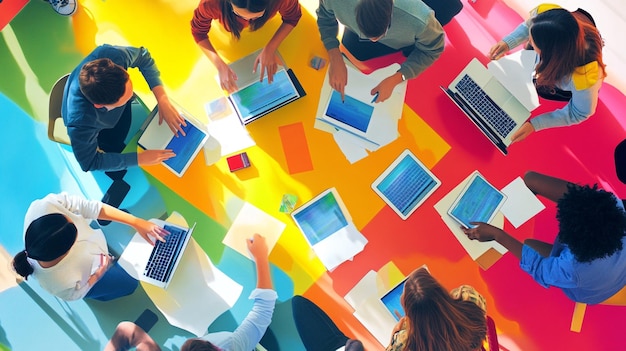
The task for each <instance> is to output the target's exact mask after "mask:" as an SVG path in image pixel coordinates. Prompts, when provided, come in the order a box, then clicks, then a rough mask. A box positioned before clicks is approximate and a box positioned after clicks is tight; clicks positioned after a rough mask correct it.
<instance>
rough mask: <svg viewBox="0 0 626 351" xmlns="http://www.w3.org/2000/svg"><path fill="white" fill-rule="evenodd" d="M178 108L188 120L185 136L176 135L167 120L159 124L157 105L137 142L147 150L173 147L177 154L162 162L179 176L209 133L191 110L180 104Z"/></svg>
mask: <svg viewBox="0 0 626 351" xmlns="http://www.w3.org/2000/svg"><path fill="white" fill-rule="evenodd" d="M176 108H177V109H178V111H179V112H180V115H181V116H182V117H183V118H184V119H185V121H186V122H187V125H186V126H183V131H185V134H186V135H185V136H182V135H180V134H179V135H178V136H175V135H174V133H172V130H171V129H170V127H169V126H168V125H167V123H165V121H164V122H163V123H161V124H160V125H159V111H158V106H157V107H155V108H154V110H152V112H151V113H150V115H149V116H148V118H147V120H146V124H145V127H144V131H143V133H142V134H141V137H139V140H138V141H137V144H138V145H139V146H141V147H142V148H143V149H145V150H165V149H171V150H172V151H173V152H174V153H175V154H176V156H174V157H172V158H170V159H167V160H165V161H163V162H162V163H163V165H164V166H165V167H167V168H168V169H169V170H170V171H172V172H173V173H174V174H176V175H177V176H178V177H182V176H183V174H185V172H186V171H187V168H189V165H191V162H192V161H193V160H194V159H195V158H196V156H197V155H198V153H199V152H200V149H202V147H203V146H204V143H205V142H206V141H207V139H209V133H208V132H207V131H206V127H205V126H204V125H203V124H202V123H200V122H199V121H198V120H197V119H196V118H195V117H193V116H192V115H191V114H190V113H189V112H187V111H185V110H183V109H182V108H180V107H178V106H176Z"/></svg>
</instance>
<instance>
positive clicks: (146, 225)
mask: <svg viewBox="0 0 626 351" xmlns="http://www.w3.org/2000/svg"><path fill="white" fill-rule="evenodd" d="M133 227H134V228H135V230H137V233H139V235H141V237H142V238H144V239H145V240H146V241H147V242H149V243H150V244H152V245H154V240H152V238H151V237H153V238H154V239H156V240H158V241H162V242H165V237H166V236H167V235H168V234H169V232H168V231H167V230H165V229H164V228H162V227H160V226H158V225H156V224H154V223H152V222H149V221H146V220H145V219H141V218H136V220H135V223H133Z"/></svg>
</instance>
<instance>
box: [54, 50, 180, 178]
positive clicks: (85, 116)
mask: <svg viewBox="0 0 626 351" xmlns="http://www.w3.org/2000/svg"><path fill="white" fill-rule="evenodd" d="M131 67H136V68H138V69H139V70H140V71H141V74H142V75H143V77H144V78H145V79H146V82H147V83H148V86H149V87H150V89H151V90H152V93H153V94H154V96H155V97H156V100H157V104H158V109H159V118H160V119H161V120H160V122H161V123H162V122H165V123H167V124H168V125H169V127H170V129H171V130H172V133H174V134H178V133H181V134H182V135H184V133H183V131H182V127H181V125H186V123H185V120H184V119H183V118H182V117H181V116H180V114H179V113H178V111H176V109H175V108H174V106H173V105H172V103H171V102H170V100H169V98H168V97H167V94H166V93H165V89H164V88H163V83H162V82H161V79H160V73H159V70H158V69H157V67H156V64H155V62H154V60H153V59H152V57H151V56H150V53H149V52H148V50H147V49H146V48H143V47H140V48H136V47H130V46H112V45H101V46H98V47H97V48H96V49H94V50H93V51H92V52H91V53H90V54H89V55H88V56H87V57H85V59H83V61H82V62H81V63H80V64H79V65H78V66H77V67H76V68H75V69H74V70H73V71H72V73H71V74H70V76H69V78H68V82H67V84H66V86H65V90H64V92H63V104H62V107H61V115H62V117H63V122H64V123H65V126H66V127H67V133H68V136H69V138H70V142H71V144H72V150H73V152H74V155H75V156H76V160H77V161H78V163H79V164H80V167H81V168H82V170H83V171H85V172H87V171H93V170H103V171H121V170H125V169H126V168H128V167H131V166H137V165H151V164H157V163H160V162H162V161H164V160H167V159H169V158H171V157H173V156H175V155H174V153H173V152H172V151H171V150H146V151H144V152H142V153H141V154H139V155H138V154H137V153H136V152H129V153H121V152H122V150H123V149H124V147H125V146H126V145H125V144H124V140H125V139H126V135H127V134H128V130H129V129H130V125H131V117H132V116H131V107H130V104H131V100H132V97H133V83H132V81H131V80H130V78H129V75H128V72H127V69H128V68H131Z"/></svg>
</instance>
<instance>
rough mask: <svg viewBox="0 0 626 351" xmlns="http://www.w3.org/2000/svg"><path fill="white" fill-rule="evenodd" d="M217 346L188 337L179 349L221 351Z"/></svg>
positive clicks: (184, 350) (182, 350)
mask: <svg viewBox="0 0 626 351" xmlns="http://www.w3.org/2000/svg"><path fill="white" fill-rule="evenodd" d="M221 350H222V349H220V348H219V347H217V346H215V345H213V344H211V343H210V342H208V341H206V340H202V339H188V340H187V341H185V343H184V344H183V346H181V347H180V351H221Z"/></svg>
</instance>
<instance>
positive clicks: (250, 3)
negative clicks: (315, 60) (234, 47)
mask: <svg viewBox="0 0 626 351" xmlns="http://www.w3.org/2000/svg"><path fill="white" fill-rule="evenodd" d="M275 2H276V0H221V5H222V6H221V8H222V16H223V17H224V18H223V21H222V23H223V25H224V26H225V27H226V29H228V30H229V31H230V32H231V33H232V35H233V36H234V37H235V38H237V39H239V38H240V37H241V31H242V30H243V26H242V25H241V24H240V23H239V22H238V21H237V18H241V19H243V20H244V21H247V22H248V26H249V27H250V30H251V31H255V30H257V29H259V28H261V27H262V26H263V25H264V24H265V22H267V21H268V20H269V13H270V12H271V9H272V7H273V6H274V5H275Z"/></svg>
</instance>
